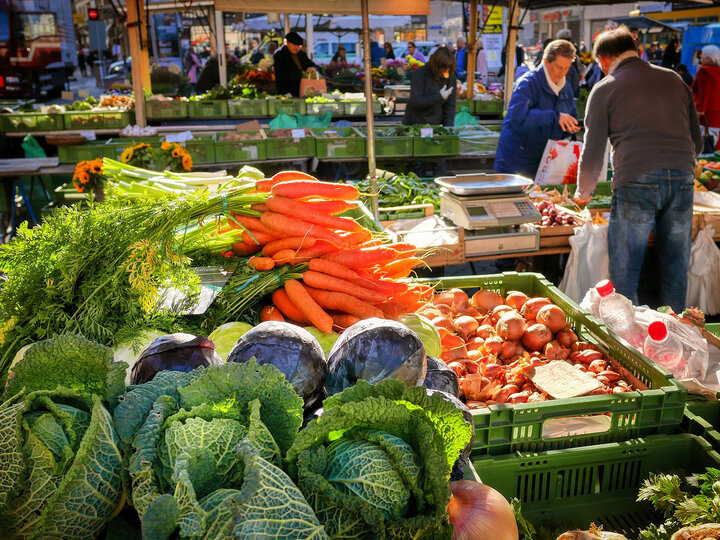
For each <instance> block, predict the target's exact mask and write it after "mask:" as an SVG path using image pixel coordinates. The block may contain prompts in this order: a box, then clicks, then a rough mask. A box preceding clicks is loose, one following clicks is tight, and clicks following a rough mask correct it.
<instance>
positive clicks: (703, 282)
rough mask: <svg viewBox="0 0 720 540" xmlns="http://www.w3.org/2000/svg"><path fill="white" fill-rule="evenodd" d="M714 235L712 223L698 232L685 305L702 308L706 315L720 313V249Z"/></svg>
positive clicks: (693, 247)
mask: <svg viewBox="0 0 720 540" xmlns="http://www.w3.org/2000/svg"><path fill="white" fill-rule="evenodd" d="M714 235H715V231H714V229H713V228H712V226H711V225H708V226H707V227H705V228H703V229H701V230H700V231H699V232H698V234H697V236H696V237H695V241H694V242H693V243H692V249H691V251H690V267H689V268H688V284H687V296H686V298H685V305H686V306H694V307H697V308H700V309H701V310H702V311H703V313H705V314H706V315H714V314H716V313H720V249H719V248H718V247H717V245H715V242H714V241H713V236H714Z"/></svg>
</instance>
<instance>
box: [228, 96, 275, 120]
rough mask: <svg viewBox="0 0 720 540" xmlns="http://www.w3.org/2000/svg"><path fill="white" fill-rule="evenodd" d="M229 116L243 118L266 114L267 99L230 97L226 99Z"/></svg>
mask: <svg viewBox="0 0 720 540" xmlns="http://www.w3.org/2000/svg"><path fill="white" fill-rule="evenodd" d="M228 114H229V116H230V117H231V118H245V117H255V116H267V115H268V100H267V99H231V100H230V101H228Z"/></svg>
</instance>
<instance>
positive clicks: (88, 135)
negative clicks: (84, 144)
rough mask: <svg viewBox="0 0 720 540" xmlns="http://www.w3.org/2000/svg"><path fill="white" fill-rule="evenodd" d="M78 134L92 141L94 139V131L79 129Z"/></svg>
mask: <svg viewBox="0 0 720 540" xmlns="http://www.w3.org/2000/svg"><path fill="white" fill-rule="evenodd" d="M80 135H82V136H83V137H85V138H86V139H87V140H88V141H94V140H95V132H94V131H81V132H80Z"/></svg>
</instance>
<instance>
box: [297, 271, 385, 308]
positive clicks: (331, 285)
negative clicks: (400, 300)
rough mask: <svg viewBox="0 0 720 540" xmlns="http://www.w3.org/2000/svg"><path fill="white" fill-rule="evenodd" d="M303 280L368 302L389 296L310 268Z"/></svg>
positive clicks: (310, 284)
mask: <svg viewBox="0 0 720 540" xmlns="http://www.w3.org/2000/svg"><path fill="white" fill-rule="evenodd" d="M303 282H304V283H306V284H307V285H309V286H310V287H315V288H316V289H324V290H326V291H335V292H341V293H345V294H349V295H352V296H355V297H356V298H359V299H360V300H365V301H366V302H373V303H376V302H384V301H386V300H387V296H385V295H384V294H381V293H379V292H376V291H371V290H370V289H365V288H363V287H358V286H357V285H353V284H352V283H350V282H348V281H346V280H344V279H340V278H337V277H335V276H329V275H327V274H322V273H320V272H315V271H313V270H308V271H307V272H305V273H304V274H303Z"/></svg>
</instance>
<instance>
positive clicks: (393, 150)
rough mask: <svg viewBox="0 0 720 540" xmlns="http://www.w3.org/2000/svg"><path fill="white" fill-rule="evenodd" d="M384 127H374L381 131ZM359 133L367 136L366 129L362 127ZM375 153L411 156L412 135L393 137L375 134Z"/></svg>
mask: <svg viewBox="0 0 720 540" xmlns="http://www.w3.org/2000/svg"><path fill="white" fill-rule="evenodd" d="M386 129H390V128H383V127H378V126H376V127H375V131H376V133H377V132H382V131H385V130H386ZM359 131H360V133H362V134H363V135H365V136H367V129H366V128H362V129H361V130H359ZM375 155H376V156H377V157H411V156H412V155H413V137H412V135H398V136H393V137H380V136H378V135H376V136H375Z"/></svg>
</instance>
